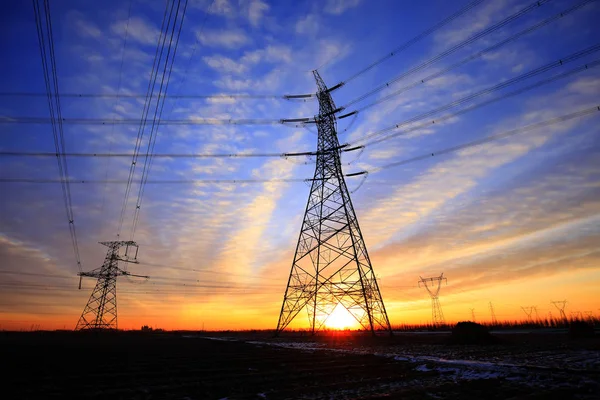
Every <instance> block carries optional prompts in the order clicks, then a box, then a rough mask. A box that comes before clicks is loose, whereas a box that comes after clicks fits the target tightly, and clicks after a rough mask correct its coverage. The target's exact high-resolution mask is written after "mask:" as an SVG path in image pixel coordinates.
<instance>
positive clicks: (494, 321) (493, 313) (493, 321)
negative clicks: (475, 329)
mask: <svg viewBox="0 0 600 400" xmlns="http://www.w3.org/2000/svg"><path fill="white" fill-rule="evenodd" d="M490 314H492V324H494V325H498V320H497V319H496V313H495V312H494V305H493V304H492V302H491V301H490Z"/></svg>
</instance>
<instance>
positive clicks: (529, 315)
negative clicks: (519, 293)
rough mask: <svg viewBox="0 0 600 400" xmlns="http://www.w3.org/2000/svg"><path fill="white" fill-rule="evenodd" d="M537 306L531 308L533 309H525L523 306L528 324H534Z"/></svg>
mask: <svg viewBox="0 0 600 400" xmlns="http://www.w3.org/2000/svg"><path fill="white" fill-rule="evenodd" d="M535 309H536V308H535V306H531V307H523V306H521V310H523V312H524V313H525V315H527V322H529V323H531V322H533V317H532V315H533V312H534V311H535Z"/></svg>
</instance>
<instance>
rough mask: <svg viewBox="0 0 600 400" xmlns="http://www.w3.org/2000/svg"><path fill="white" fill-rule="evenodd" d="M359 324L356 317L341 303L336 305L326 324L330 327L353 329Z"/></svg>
mask: <svg viewBox="0 0 600 400" xmlns="http://www.w3.org/2000/svg"><path fill="white" fill-rule="evenodd" d="M357 325H358V322H357V321H356V319H355V318H354V317H353V316H352V314H350V312H349V311H348V310H346V308H345V307H344V306H342V305H341V304H338V305H337V306H335V308H334V309H333V312H332V313H331V314H330V315H329V317H328V318H327V320H326V321H325V326H326V327H327V328H329V329H352V328H356V327H357Z"/></svg>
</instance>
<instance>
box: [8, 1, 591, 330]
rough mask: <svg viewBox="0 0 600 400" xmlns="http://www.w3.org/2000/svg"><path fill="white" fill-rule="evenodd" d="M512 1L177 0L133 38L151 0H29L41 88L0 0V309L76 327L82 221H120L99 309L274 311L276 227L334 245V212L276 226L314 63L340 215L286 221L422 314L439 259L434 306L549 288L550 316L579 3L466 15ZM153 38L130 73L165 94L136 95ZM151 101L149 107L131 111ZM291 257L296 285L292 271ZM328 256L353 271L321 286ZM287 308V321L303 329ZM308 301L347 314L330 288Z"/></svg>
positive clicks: (574, 301)
mask: <svg viewBox="0 0 600 400" xmlns="http://www.w3.org/2000/svg"><path fill="white" fill-rule="evenodd" d="M531 1H532V0H530V1H524V0H523V1H521V0H497V1H496V0H495V1H484V2H478V3H477V5H476V6H475V5H474V6H473V7H472V8H471V9H470V10H469V11H468V12H465V13H464V14H461V16H460V18H457V19H456V20H454V21H452V22H449V23H448V24H447V25H443V26H440V28H439V29H437V28H436V29H435V30H432V31H427V29H429V27H433V26H437V24H439V23H440V21H444V18H446V17H447V16H450V15H453V14H454V13H456V12H457V11H458V10H459V9H462V8H464V7H465V6H466V5H467V4H468V3H470V0H461V1H441V0H427V1H419V2H400V1H381V2H377V1H365V0H362V1H360V0H355V1H354V0H353V1H347V2H346V1H329V0H327V1H321V0H310V1H306V2H291V1H279V2H275V1H266V0H265V1H262V0H261V1H258V0H247V1H234V2H232V1H231V0H219V1H215V2H212V1H205V0H198V1H193V2H191V1H190V2H189V7H187V8H186V11H185V13H186V14H185V18H183V13H184V9H183V6H182V7H179V9H180V11H179V13H180V14H179V15H180V16H181V18H180V19H179V21H182V25H181V30H178V29H171V30H170V31H169V32H180V38H179V39H177V40H179V42H178V43H179V44H178V47H177V51H176V52H175V51H173V50H174V49H173V50H171V51H169V52H168V51H167V50H166V47H165V50H164V51H163V52H159V51H156V49H157V42H159V40H158V39H159V38H160V37H164V35H163V36H161V21H162V18H163V15H168V14H167V13H166V12H164V13H163V8H164V6H165V2H160V1H153V2H152V1H150V2H147V1H131V2H123V1H115V0H108V1H96V2H90V1H85V2H79V1H74V0H68V1H60V2H51V3H52V5H51V7H52V21H54V22H52V24H53V26H54V28H53V29H54V36H53V43H54V44H53V46H54V47H55V50H54V48H53V50H52V53H53V54H54V58H55V60H54V61H55V66H56V71H55V72H56V81H57V82H58V83H57V85H56V86H57V87H58V89H59V94H60V96H56V95H55V94H51V95H50V96H48V97H47V96H46V90H47V88H48V87H50V88H52V87H53V86H54V85H50V84H46V79H45V78H46V75H45V74H44V71H45V69H44V65H51V66H52V65H54V64H52V63H49V64H48V63H42V61H41V58H40V57H41V56H40V46H39V44H38V40H39V39H38V30H37V29H36V19H35V18H34V10H33V9H32V6H31V2H10V3H12V4H11V5H10V6H8V8H7V10H5V14H6V18H4V19H3V32H9V33H6V34H3V35H2V38H1V39H0V51H1V54H3V58H2V62H0V82H1V85H2V87H1V88H0V92H2V95H0V130H1V134H0V152H1V153H2V154H1V155H0V169H1V170H0V264H1V265H0V330H2V329H7V330H12V329H16V330H20V329H23V330H31V329H73V328H75V326H76V323H77V321H78V318H79V317H80V315H81V313H82V311H83V310H84V307H85V305H86V303H87V302H88V299H89V298H90V295H91V294H92V291H93V289H94V287H95V285H96V283H97V277H85V276H84V277H83V279H82V285H81V290H79V288H78V287H79V279H80V278H79V276H78V274H79V273H81V272H88V271H94V270H96V269H99V268H100V267H101V266H102V265H103V263H104V262H105V257H106V256H107V247H106V246H103V245H101V244H99V243H98V242H103V241H115V240H129V239H133V240H135V241H136V242H137V243H138V244H139V253H138V254H137V260H138V261H139V263H130V264H126V263H124V262H122V261H119V263H118V265H119V268H122V269H123V270H125V269H126V271H127V273H126V274H123V275H121V276H119V277H118V284H117V289H116V292H117V295H118V313H119V314H118V327H119V328H122V329H139V328H140V327H141V326H142V325H148V326H152V327H155V328H163V329H173V330H175V329H181V330H199V329H205V330H242V329H275V328H276V326H277V323H278V316H279V313H280V312H281V310H282V308H283V307H282V302H283V299H284V294H285V293H286V287H287V285H288V282H289V281H290V271H291V267H292V263H293V262H294V260H295V255H296V251H297V249H298V252H300V253H301V252H302V251H305V250H306V249H307V248H312V249H313V250H314V249H316V247H315V246H318V247H319V248H323V249H324V251H323V252H322V253H321V252H319V254H318V256H316V255H313V254H311V255H310V256H309V257H305V258H303V259H302V260H301V262H306V263H307V264H309V263H312V262H314V263H317V262H318V261H317V260H319V261H322V259H324V258H325V257H330V258H331V259H336V260H337V262H339V263H340V264H344V265H350V263H356V264H358V263H359V262H360V261H356V260H358V257H356V259H351V260H350V261H348V260H343V257H345V256H347V253H348V248H350V246H351V244H352V243H355V242H356V241H352V240H350V239H348V237H346V238H342V239H339V240H337V241H333V240H332V242H335V243H333V245H331V244H329V243H328V244H327V246H326V245H324V244H321V239H322V238H323V237H325V236H327V235H321V236H319V235H316V237H318V240H317V239H315V240H314V241H313V240H312V238H311V240H306V242H305V243H304V247H302V246H299V245H298V243H299V240H298V238H299V234H300V231H301V226H302V222H303V217H304V215H305V212H306V210H307V203H308V199H309V195H310V193H311V188H312V186H311V185H312V183H313V182H315V181H317V179H314V176H315V169H316V166H317V160H318V159H320V157H323V154H325V152H317V144H318V132H317V127H316V125H317V124H316V123H315V122H317V121H316V120H315V116H317V115H318V113H319V102H318V100H317V99H316V97H317V96H316V95H315V93H316V90H317V86H316V83H315V78H314V76H313V73H312V71H313V70H315V69H318V71H319V73H320V74H321V76H322V78H323V81H324V82H325V84H326V85H327V86H328V87H329V88H332V87H335V90H331V92H330V94H331V97H332V101H333V102H335V105H336V107H339V109H336V110H335V113H334V114H335V115H336V116H337V117H338V118H337V119H335V118H333V119H334V120H335V124H337V125H336V130H335V131H336V132H337V138H338V139H339V143H340V146H339V148H337V147H336V150H335V151H336V152H337V151H339V152H340V159H338V160H337V161H339V163H336V164H335V165H341V169H342V172H343V174H337V175H336V177H338V176H341V177H343V179H345V180H344V185H345V186H347V192H348V193H350V195H349V196H350V197H351V199H346V203H345V206H346V208H344V207H341V206H340V207H338V208H337V209H335V211H337V212H340V213H345V214H349V211H347V210H349V209H350V208H349V207H350V206H351V207H352V209H353V210H354V212H355V214H356V218H357V221H358V222H357V223H356V224H350V223H345V222H340V221H334V223H331V224H329V225H328V224H324V227H323V226H321V225H319V224H314V225H313V226H310V227H309V228H305V230H304V231H309V230H311V229H312V230H315V231H316V230H317V229H325V230H326V229H329V230H330V231H336V230H337V233H339V232H340V229H341V228H339V227H338V226H337V225H336V226H334V225H335V224H339V225H343V226H344V228H347V227H352V228H353V229H355V232H359V233H360V236H359V235H358V233H356V234H355V235H354V236H353V238H356V237H360V238H361V239H363V240H364V244H365V245H364V246H362V247H360V249H359V250H361V251H363V248H365V249H366V250H364V252H363V253H361V254H363V255H362V256H361V257H362V260H363V261H362V262H363V263H365V264H366V263H367V261H365V260H368V262H369V263H370V264H371V265H372V271H373V274H372V276H373V277H376V278H377V287H378V288H379V290H380V292H381V297H382V300H383V301H379V300H372V299H371V301H372V303H373V304H376V305H377V306H378V307H381V308H382V309H383V308H385V310H386V311H387V315H388V316H389V322H390V323H391V325H392V327H393V326H399V325H401V324H428V323H431V321H432V302H431V298H430V295H429V293H427V292H426V290H425V289H424V288H423V287H419V286H418V281H419V277H420V276H423V277H432V276H440V274H441V273H443V274H444V275H443V276H444V277H445V278H447V281H444V282H443V283H442V285H441V287H440V293H439V301H440V305H441V308H442V310H443V314H444V316H445V319H446V321H447V322H449V323H450V322H458V321H464V320H469V319H472V318H473V315H474V316H475V319H476V320H477V321H478V322H489V321H491V318H492V316H491V311H490V309H491V306H490V305H493V309H494V310H495V315H496V317H497V319H498V320H502V321H503V320H509V321H514V320H525V319H526V318H528V317H527V315H526V313H525V312H524V311H523V308H526V309H529V310H532V309H535V310H536V311H537V316H538V318H540V319H541V318H548V319H553V318H557V317H558V316H559V310H558V309H557V308H556V305H555V304H556V303H553V302H556V301H565V300H566V301H567V303H566V308H565V312H566V313H567V315H569V316H570V315H592V316H596V317H600V296H598V288H599V287H600V252H599V251H598V247H599V246H598V245H599V244H600V130H599V127H600V124H599V121H600V111H598V110H599V109H598V106H599V105H600V103H599V102H600V96H599V94H600V64H598V63H597V61H596V60H597V58H598V55H599V54H600V47H599V46H598V45H597V42H598V38H600V24H598V21H600V4H599V2H589V3H587V4H585V5H581V7H579V6H578V8H574V6H573V4H572V2H571V1H569V0H553V1H551V2H549V1H545V2H541V4H540V5H539V6H537V5H536V6H531V7H530V8H528V9H527V12H523V13H522V14H519V15H518V16H517V17H515V18H514V19H512V20H510V21H509V23H508V22H507V24H505V25H502V26H499V27H498V29H496V30H494V31H491V30H490V31H489V34H488V33H486V32H488V28H490V27H492V26H495V24H499V23H500V22H501V21H503V20H504V19H506V18H509V17H510V16H511V15H513V14H515V13H517V11H518V10H521V9H523V8H524V7H526V6H527V4H529V3H531ZM213 3H214V5H213ZM186 4H187V3H186ZM432 11H435V12H432ZM169 18H171V17H169ZM40 21H46V20H45V19H44V18H41V19H40ZM541 21H547V23H546V22H544V23H542V22H541ZM46 31H47V30H46V29H40V30H39V32H46ZM484 31H485V32H484ZM421 32H429V33H427V35H425V36H419V35H420V33H421ZM480 32H484V33H485V36H481V37H477V38H476V39H477V40H475V39H473V40H470V39H469V38H471V37H474V36H475V35H478V34H479V33H480ZM516 35H518V36H516ZM175 36H176V35H175ZM513 36H514V37H513ZM413 37H417V38H418V39H419V40H417V41H415V42H410V43H411V44H410V46H406V47H402V46H403V43H405V42H407V41H410V40H411V39H410V38H413ZM469 40H470V41H469ZM173 42H174V41H173ZM44 43H45V44H46V45H49V43H50V42H49V41H48V40H46V41H45V42H44ZM165 43H167V45H168V43H169V40H166V41H165ZM463 44H464V46H463ZM167 45H165V46H167ZM459 45H460V46H459ZM399 46H400V47H399ZM461 46H462V47H461ZM594 46H595V47H594ZM173 47H174V45H173ZM398 48H402V49H403V50H402V51H396V50H394V49H398ZM449 50H452V51H451V52H449V53H446V52H447V51H449ZM46 53H48V54H47V57H50V56H49V54H50V53H49V52H46ZM167 53H168V54H169V57H174V61H173V64H172V73H171V72H168V73H169V74H170V75H169V79H170V81H169V83H168V85H162V84H161V79H160V78H161V76H159V77H158V78H157V79H156V82H157V84H156V85H155V86H156V87H157V89H156V90H157V91H158V90H159V89H158V88H159V86H163V90H166V94H162V95H158V94H157V93H158V92H154V93H153V94H152V95H151V96H147V91H148V90H149V89H148V88H149V86H151V85H149V79H150V77H151V76H153V75H152V72H153V71H154V69H153V65H154V57H155V54H164V57H166V55H167ZM400 53H401V54H400ZM440 55H442V56H440ZM378 60H380V61H378ZM164 61H165V60H164V59H163V61H162V62H164ZM53 70H54V67H52V68H50V72H52V71H53ZM157 70H158V69H157ZM163 71H170V69H169V68H168V65H167V66H166V67H165V68H162V69H160V71H159V74H158V75H160V74H162V73H163ZM360 71H363V72H360ZM50 72H49V74H50V75H51V73H50ZM359 72H360V73H359ZM355 74H358V75H355ZM50 75H48V76H50ZM154 75H157V74H154ZM166 81H167V80H166V79H165V82H166ZM151 82H152V80H151ZM53 90H54V89H53ZM374 90H375V91H374ZM290 95H292V96H293V95H296V96H299V97H292V98H290V97H289V96H290ZM49 98H50V99H52V98H56V99H59V100H60V110H61V118H59V117H58V115H57V114H56V113H55V112H54V111H52V112H51V111H50V109H49V105H48V104H49V103H48V99H49ZM148 99H154V100H148ZM161 99H162V101H164V103H161V104H162V106H164V107H162V108H161V107H159V106H158V104H159V103H157V102H158V101H159V100H161ZM147 100H148V105H149V106H148V107H146V101H147ZM152 101H155V103H152ZM150 103H151V104H150ZM150 105H151V107H150ZM55 108H56V107H55ZM148 110H150V111H148ZM155 110H159V111H160V112H161V113H162V114H161V116H160V121H161V122H160V123H158V122H157V123H155V124H151V123H150V122H146V121H154V120H155V119H156V121H158V117H156V118H154V111H155ZM582 110H584V111H585V110H587V111H585V113H582ZM589 110H591V111H589ZM163 111H164V112H163ZM355 111H356V113H354V112H355ZM578 113H579V114H581V115H579V114H578ZM344 114H351V115H344ZM574 114H577V115H575V116H574ZM157 115H158V114H157ZM342 115H344V117H343V118H339V117H340V116H342ZM51 116H53V118H51ZM565 116H570V117H569V118H567V117H565ZM307 120H310V121H309V122H306V121H307ZM286 121H288V122H286ZM289 121H293V122H289ZM298 121H300V122H298ZM332 124H333V122H332ZM59 125H60V126H59ZM151 125H152V126H153V127H154V128H152V126H151ZM152 129H154V130H152ZM330 131H331V132H333V131H334V130H330ZM140 132H143V135H141V134H140ZM54 135H56V136H54ZM154 140H155V141H154ZM61 144H62V145H61ZM56 146H59V147H61V146H64V149H63V150H64V151H58V150H57V147H56ZM136 149H137V150H136ZM136 151H137V153H134V152H136ZM147 152H150V153H151V156H148V157H146V156H145V155H147ZM59 153H61V154H62V156H61V157H57V154H59ZM63 153H64V154H63ZM134 154H135V157H134V156H133V155H134ZM329 154H331V153H329ZM336 154H337V153H336ZM63 158H64V160H66V161H65V163H68V169H66V168H64V167H63V166H62V165H58V164H57V159H59V160H61V159H63ZM146 161H147V163H148V164H146ZM332 165H333V162H332ZM134 166H135V168H134ZM146 166H147V167H146ZM65 170H66V171H67V173H68V175H69V176H68V179H69V182H70V186H69V190H68V193H67V191H66V190H65V191H63V185H62V182H64V179H63V178H64V177H63V176H62V175H64V174H66V173H65V172H64V171H65ZM61 171H63V172H62V175H61ZM144 171H146V172H144ZM321 171H325V169H324V168H323V169H321ZM145 173H147V175H144V174H145ZM65 176H66V175H65ZM145 179H147V180H145ZM322 180H324V179H322ZM337 187H338V188H339V187H341V184H340V185H337ZM313 193H316V195H315V196H322V197H326V194H325V190H323V191H321V192H319V191H313ZM332 197H334V196H332ZM340 197H341V196H340ZM69 209H71V211H68V210H69ZM66 210H67V212H65V211H66ZM320 211H321V212H322V213H329V212H330V211H331V212H333V211H332V210H324V211H323V207H321V210H320ZM315 212H316V211H315ZM71 214H72V215H71ZM329 222H331V221H329ZM318 227H319V228H318ZM73 236H76V240H74V239H72V238H73ZM316 243H319V245H317V244H316ZM356 247H357V248H358V247H359V246H358V245H356ZM76 253H77V254H79V256H80V257H79V258H80V261H81V264H79V263H78V258H77V256H76V255H75V254H76ZM315 253H316V251H315ZM340 254H341V255H342V256H339V255H340ZM338 256H339V257H338ZM336 257H337V258H336ZM299 258H302V257H299ZM346 261H348V263H346ZM352 265H354V264H352ZM311 266H312V265H311ZM359 269H360V268H358V267H357V269H356V270H359ZM363 271H364V269H363ZM128 274H132V275H141V276H149V277H150V278H149V279H147V280H146V279H145V278H139V277H134V276H126V275H128ZM337 274H338V275H339V276H341V275H342V273H339V269H338V272H337ZM299 275H301V276H300V277H299V278H297V282H296V286H295V287H299V288H302V290H305V289H304V288H310V290H317V289H314V288H315V287H316V286H318V285H315V281H314V279H313V278H314V277H312V276H310V273H309V272H306V273H304V272H301V273H300V274H299ZM357 275H358V274H357ZM365 276H366V275H365V274H363V275H362V277H365ZM345 278H347V279H348V281H350V282H355V283H356V284H348V285H345V286H344V285H342V286H341V287H343V289H341V290H346V289H348V288H350V289H352V290H359V289H356V288H357V287H359V285H358V283H357V282H359V279H358V278H357V277H356V276H351V277H349V278H348V277H347V276H346V277H345ZM371 282H374V279H371ZM364 287H365V286H361V288H362V289H361V290H363V292H362V293H363V294H365V295H364V297H365V299H366V296H367V295H368V293H370V294H372V293H374V292H376V291H375V290H372V289H371V291H370V292H369V291H368V290H365V289H364ZM373 287H375V285H373ZM306 290H309V289H306ZM323 290H324V289H323ZM299 297H301V296H299ZM292 298H293V299H297V297H292ZM328 301H331V300H328ZM365 303H366V300H365ZM298 304H305V303H301V302H300V303H298ZM472 309H473V311H472ZM294 315H295V314H294ZM297 315H298V316H297V318H295V319H294V320H293V321H292V322H291V323H290V324H289V326H288V327H289V328H290V329H298V330H299V329H309V328H310V324H309V321H308V319H307V318H306V312H305V310H302V311H301V312H298V313H297ZM313 315H314V313H313ZM325 326H326V327H328V328H331V329H345V328H352V329H358V328H359V327H360V325H359V324H358V323H357V321H356V319H355V318H354V317H352V315H350V313H348V311H347V310H346V309H344V307H342V306H340V305H338V306H336V307H335V310H334V311H333V313H332V314H331V315H330V316H329V318H328V320H327V321H326V323H325Z"/></svg>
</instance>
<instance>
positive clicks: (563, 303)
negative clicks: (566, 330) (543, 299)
mask: <svg viewBox="0 0 600 400" xmlns="http://www.w3.org/2000/svg"><path fill="white" fill-rule="evenodd" d="M551 303H552V304H554V307H556V309H557V310H558V312H560V318H561V319H562V320H563V322H567V321H568V320H567V314H565V307H566V306H567V301H566V300H562V301H551Z"/></svg>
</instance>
